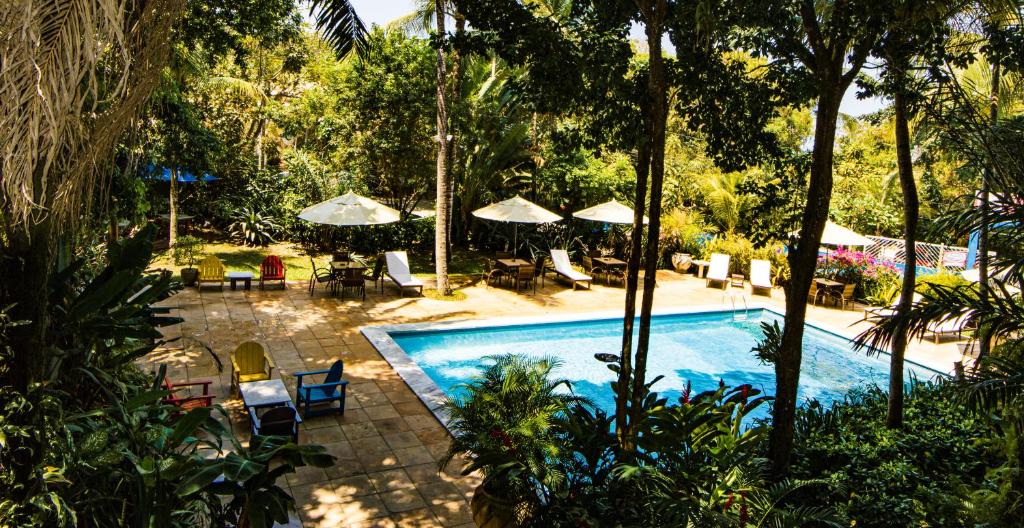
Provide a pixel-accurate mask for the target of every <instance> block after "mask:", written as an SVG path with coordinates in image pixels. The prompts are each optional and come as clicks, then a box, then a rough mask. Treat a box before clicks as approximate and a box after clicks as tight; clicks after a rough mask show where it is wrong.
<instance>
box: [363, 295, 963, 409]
mask: <svg viewBox="0 0 1024 528" xmlns="http://www.w3.org/2000/svg"><path fill="white" fill-rule="evenodd" d="M753 310H763V311H766V312H771V313H773V314H775V315H777V316H779V317H785V314H784V313H782V312H780V311H779V310H777V309H775V308H774V307H773V306H770V305H767V304H764V303H752V304H750V305H748V306H746V307H745V308H744V310H743V311H744V312H747V311H753ZM739 311H740V310H739V309H733V308H730V307H726V306H722V305H720V304H718V305H699V306H685V307H684V306H679V307H664V308H656V309H654V310H652V311H651V315H652V316H663V315H697V314H712V313H730V312H731V313H734V314H735V313H738V312H739ZM622 316H623V315H622V311H621V310H602V311H598V312H577V313H567V314H546V315H528V316H521V315H513V316H503V317H493V318H487V319H451V320H447V321H433V322H423V323H401V324H384V325H370V326H362V327H360V328H359V331H360V332H361V333H362V334H363V337H365V338H366V340H367V341H369V342H370V344H371V345H372V346H373V348H374V349H376V350H377V352H378V353H379V354H380V355H381V356H382V357H383V358H384V360H385V361H387V362H388V364H389V365H391V368H393V369H394V370H395V372H397V373H398V375H399V376H400V377H401V378H402V380H403V381H405V383H406V384H407V385H408V386H409V388H410V389H412V391H413V393H414V394H416V397H417V398H419V400H420V402H422V403H423V405H425V406H426V407H427V410H429V411H430V413H431V414H433V415H434V418H436V419H437V420H438V421H439V422H441V425H443V426H444V427H445V429H448V424H449V422H450V421H451V417H450V416H448V414H447V413H445V411H444V408H443V404H444V402H445V400H446V399H447V395H446V394H445V393H444V391H443V390H441V387H439V386H438V385H437V383H436V382H435V381H434V380H433V379H432V378H431V377H430V376H428V375H427V373H426V372H424V371H423V369H422V368H420V366H419V364H417V363H416V362H415V361H413V359H412V358H411V357H409V355H408V354H407V353H406V352H405V350H404V349H402V347H401V346H399V345H398V343H397V342H395V340H394V339H393V338H392V337H391V333H393V332H422V331H439V330H469V329H473V328H496V327H506V326H524V325H531V324H558V323H570V322H577V321H600V320H608V319H621V318H622ZM637 316H639V314H637ZM804 325H805V326H810V327H812V328H814V329H815V330H818V331H821V332H825V333H827V334H830V335H833V336H836V337H839V338H841V339H845V340H847V341H854V340H855V338H856V334H846V333H844V332H840V331H837V330H833V329H830V328H825V327H823V326H821V325H820V324H818V323H814V322H810V321H804ZM876 350H877V349H876ZM878 352H879V353H880V354H885V355H890V354H891V353H890V352H889V351H888V350H878ZM904 362H905V363H909V364H910V365H913V366H917V367H920V368H922V369H925V370H928V371H931V372H934V373H935V374H937V375H940V376H948V375H949V373H944V372H942V371H941V370H939V369H936V368H934V367H930V366H928V365H924V364H922V363H919V362H917V361H912V360H909V359H905V358H904Z"/></svg>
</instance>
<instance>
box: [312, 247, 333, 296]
mask: <svg viewBox="0 0 1024 528" xmlns="http://www.w3.org/2000/svg"><path fill="white" fill-rule="evenodd" d="M309 263H310V265H311V266H312V268H313V273H312V274H311V275H310V276H309V288H308V289H309V294H310V295H313V291H314V290H315V289H316V285H317V284H326V285H327V288H328V289H329V290H330V291H331V293H334V288H335V277H334V273H333V272H332V271H331V270H329V269H327V268H321V267H318V266H317V265H316V261H315V260H313V257H312V256H311V257H309Z"/></svg>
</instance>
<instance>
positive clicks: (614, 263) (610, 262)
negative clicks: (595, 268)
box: [594, 257, 626, 268]
mask: <svg viewBox="0 0 1024 528" xmlns="http://www.w3.org/2000/svg"><path fill="white" fill-rule="evenodd" d="M594 262H597V263H598V264H600V265H601V267H604V268H625V267H626V262H625V261H623V260H619V259H617V258H615V257H595V258H594Z"/></svg>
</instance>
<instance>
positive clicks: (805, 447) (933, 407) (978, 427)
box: [792, 382, 999, 528]
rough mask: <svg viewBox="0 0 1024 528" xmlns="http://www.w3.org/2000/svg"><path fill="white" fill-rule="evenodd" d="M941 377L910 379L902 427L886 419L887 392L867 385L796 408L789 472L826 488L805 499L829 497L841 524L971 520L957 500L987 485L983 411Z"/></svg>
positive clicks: (991, 454) (988, 439) (989, 458)
mask: <svg viewBox="0 0 1024 528" xmlns="http://www.w3.org/2000/svg"><path fill="white" fill-rule="evenodd" d="M951 389H952V387H950V386H949V385H948V384H946V383H919V382H914V383H913V384H912V385H911V387H910V388H909V390H908V392H907V396H906V400H905V409H904V419H905V424H904V427H903V429H889V428H887V427H885V424H884V420H882V417H884V416H885V413H886V408H887V405H888V396H887V394H886V393H885V392H884V391H883V390H881V389H879V388H877V387H872V388H868V389H865V390H863V391H856V392H853V393H851V394H850V395H848V396H847V398H846V399H845V401H843V402H839V403H836V404H835V405H834V406H833V407H832V408H831V409H826V408H824V407H823V406H821V405H820V404H818V403H817V402H811V403H810V404H809V405H807V406H805V407H803V408H800V409H798V410H797V418H796V444H795V449H794V452H793V466H792V474H793V475H794V476H795V477H797V478H811V479H813V478H821V479H826V480H828V481H830V482H832V483H833V486H832V488H831V490H826V491H825V492H822V490H817V491H819V493H815V494H809V495H806V496H804V497H803V502H804V504H807V505H817V504H822V503H826V504H834V505H836V507H838V508H839V509H840V512H841V513H842V514H843V515H844V516H845V517H847V518H848V519H849V523H848V524H847V525H848V526H853V525H856V526H858V527H869V528H870V527H891V526H944V527H956V526H973V525H974V524H973V523H972V522H971V514H970V511H969V510H968V509H966V508H964V506H963V505H964V502H965V501H967V500H968V499H969V496H970V494H971V493H972V491H973V490H978V489H984V488H989V487H990V486H991V483H990V482H988V480H987V470H988V468H992V467H996V466H998V465H999V460H998V453H997V451H998V450H997V449H995V448H996V447H997V446H996V445H993V440H992V439H993V438H994V437H995V435H994V430H993V428H992V425H991V424H990V423H989V422H988V421H987V420H986V419H985V416H984V415H982V414H979V413H974V412H972V411H971V410H970V409H969V408H967V407H965V406H963V405H962V404H960V403H958V402H957V401H956V399H955V398H954V397H953V396H954V393H953V391H952V390H951Z"/></svg>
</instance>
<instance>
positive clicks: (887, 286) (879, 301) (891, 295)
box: [861, 267, 903, 306]
mask: <svg viewBox="0 0 1024 528" xmlns="http://www.w3.org/2000/svg"><path fill="white" fill-rule="evenodd" d="M861 285H862V287H863V290H864V300H866V301H867V302H868V304H870V305H872V306H889V305H890V304H892V303H894V302H895V301H896V299H897V298H899V295H900V289H901V288H902V287H903V277H902V276H901V275H900V274H899V272H897V271H896V270H894V269H891V268H888V267H885V268H880V269H879V270H877V271H876V273H875V274H874V276H873V277H871V278H870V279H867V280H865V281H864V282H862V283H861Z"/></svg>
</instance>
